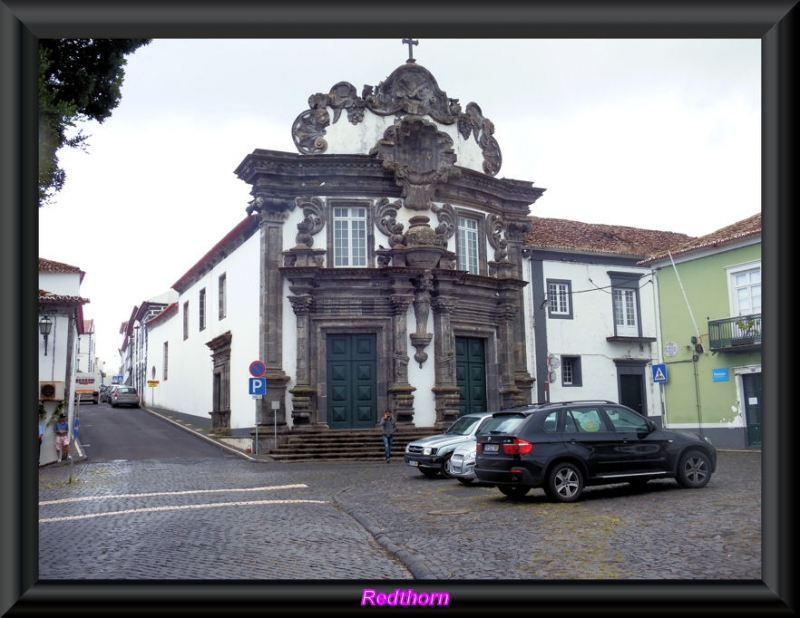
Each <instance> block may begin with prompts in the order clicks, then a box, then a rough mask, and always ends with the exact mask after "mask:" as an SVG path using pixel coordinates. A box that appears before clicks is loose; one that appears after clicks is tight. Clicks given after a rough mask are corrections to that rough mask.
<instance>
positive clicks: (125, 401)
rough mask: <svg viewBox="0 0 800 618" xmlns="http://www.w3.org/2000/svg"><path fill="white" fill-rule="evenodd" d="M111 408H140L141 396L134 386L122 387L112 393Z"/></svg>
mask: <svg viewBox="0 0 800 618" xmlns="http://www.w3.org/2000/svg"><path fill="white" fill-rule="evenodd" d="M110 403H111V407H112V408H117V407H119V406H134V407H137V408H138V407H139V394H138V393H137V392H136V388H134V387H133V386H124V385H120V386H118V387H117V388H115V389H114V390H113V391H112V392H111V402H110Z"/></svg>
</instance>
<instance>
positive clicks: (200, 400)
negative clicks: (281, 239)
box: [145, 232, 260, 429]
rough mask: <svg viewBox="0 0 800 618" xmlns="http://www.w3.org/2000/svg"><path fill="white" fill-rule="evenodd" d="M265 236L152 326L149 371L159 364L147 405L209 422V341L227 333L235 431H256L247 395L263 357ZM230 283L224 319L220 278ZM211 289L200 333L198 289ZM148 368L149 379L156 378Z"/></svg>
mask: <svg viewBox="0 0 800 618" xmlns="http://www.w3.org/2000/svg"><path fill="white" fill-rule="evenodd" d="M259 259H260V232H256V233H255V234H254V235H253V236H252V237H250V238H249V239H248V240H247V241H245V242H244V243H243V244H242V245H241V246H240V247H239V248H237V249H236V250H235V251H233V252H232V253H231V255H229V256H228V257H227V258H225V259H224V260H223V261H222V262H221V263H220V264H218V265H217V266H216V267H214V268H213V269H212V270H211V271H210V272H209V273H208V274H206V275H205V276H204V277H203V278H202V279H200V280H199V281H198V282H197V283H195V284H194V285H192V286H191V288H189V289H188V290H187V291H186V292H185V293H183V294H181V295H180V296H179V299H178V303H177V304H178V310H177V311H176V312H175V314H174V315H172V316H170V317H168V318H161V319H156V321H155V323H154V324H153V325H152V326H150V325H148V330H149V332H148V337H149V342H148V357H149V358H148V364H147V366H148V368H151V367H153V366H155V368H156V377H155V379H156V380H159V384H158V386H156V387H153V388H148V389H147V392H146V393H145V397H146V399H145V401H146V403H147V404H148V405H154V406H155V407H162V408H167V409H170V410H175V411H178V412H182V413H185V414H191V415H195V416H198V417H200V418H202V419H205V420H209V419H210V418H211V417H210V415H209V412H211V409H212V407H213V403H212V394H213V393H212V388H213V386H212V384H213V380H212V375H213V360H212V357H211V354H212V353H211V350H210V348H209V347H208V346H207V345H206V344H207V343H208V342H209V341H211V340H213V339H214V338H216V337H218V336H219V335H222V334H224V333H226V332H228V331H230V332H231V334H232V339H231V361H230V362H231V419H230V427H231V429H239V428H245V427H252V426H253V425H254V424H255V406H254V404H253V398H252V396H251V395H250V394H249V393H248V379H249V377H250V373H249V370H248V368H249V365H250V363H252V362H253V361H254V360H256V359H258V323H259V289H260V281H259V277H260V275H259V272H260V268H259ZM223 273H225V275H226V279H227V283H226V285H227V315H226V317H225V318H224V319H222V320H220V319H219V313H218V299H219V296H218V293H219V290H218V286H219V276H220V275H221V274H223ZM202 288H205V289H206V328H205V330H203V331H198V306H199V305H198V302H199V291H200V290H201V289H202ZM187 300H188V301H189V337H188V339H186V340H184V339H183V305H184V303H185V302H186V301H187ZM164 341H168V342H169V367H168V370H169V371H168V376H167V379H166V380H164V378H163V375H164V368H163V360H164V359H163V356H164V354H163V348H164ZM150 371H151V370H150V369H148V379H150V378H151V376H152V374H151V373H150Z"/></svg>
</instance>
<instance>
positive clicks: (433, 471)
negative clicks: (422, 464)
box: [419, 468, 440, 479]
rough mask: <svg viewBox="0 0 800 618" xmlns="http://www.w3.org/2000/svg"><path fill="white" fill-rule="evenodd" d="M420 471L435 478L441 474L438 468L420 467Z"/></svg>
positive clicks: (428, 476) (430, 477)
mask: <svg viewBox="0 0 800 618" xmlns="http://www.w3.org/2000/svg"><path fill="white" fill-rule="evenodd" d="M419 471H420V472H422V474H424V475H425V476H426V477H427V478H429V479H435V478H436V477H437V476H439V472H440V471H439V470H437V469H436V468H420V469H419Z"/></svg>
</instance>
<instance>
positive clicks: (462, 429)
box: [405, 412, 492, 479]
mask: <svg viewBox="0 0 800 618" xmlns="http://www.w3.org/2000/svg"><path fill="white" fill-rule="evenodd" d="M491 415H492V413H491V412H472V413H470V414H465V415H463V416H460V417H459V418H458V419H456V421H455V422H454V423H453V424H452V425H450V428H449V429H448V430H447V431H445V432H444V433H439V434H436V435H434V436H427V437H425V438H420V439H419V440H413V441H412V442H409V443H408V444H407V445H406V452H405V462H406V464H407V465H409V466H413V467H415V468H417V469H418V470H419V471H420V472H421V473H422V474H424V475H425V476H426V477H428V478H429V479H432V478H434V477H436V476H438V475H439V474H444V475H445V476H447V470H446V469H445V467H444V466H445V464H446V463H447V460H448V459H450V455H452V453H453V449H455V447H456V446H458V445H459V444H460V443H461V442H464V441H467V440H470V441H472V442H474V441H475V432H476V431H477V430H478V426H479V425H480V423H481V421H482V420H483V419H485V418H489V417H490V416H491Z"/></svg>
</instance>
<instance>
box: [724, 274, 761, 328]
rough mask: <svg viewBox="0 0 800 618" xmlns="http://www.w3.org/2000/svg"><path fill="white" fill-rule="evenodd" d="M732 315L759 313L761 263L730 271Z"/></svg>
mask: <svg viewBox="0 0 800 618" xmlns="http://www.w3.org/2000/svg"><path fill="white" fill-rule="evenodd" d="M730 287H731V297H732V300H733V307H732V309H733V311H732V313H733V315H735V316H739V315H753V314H758V313H761V265H760V264H759V265H758V266H757V267H754V268H747V269H745V270H731V271H730Z"/></svg>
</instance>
